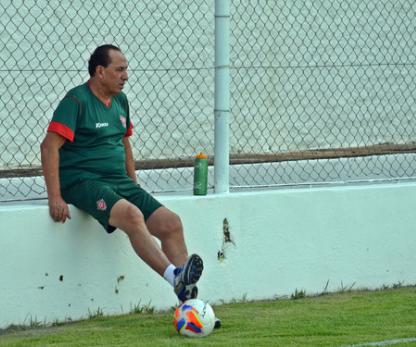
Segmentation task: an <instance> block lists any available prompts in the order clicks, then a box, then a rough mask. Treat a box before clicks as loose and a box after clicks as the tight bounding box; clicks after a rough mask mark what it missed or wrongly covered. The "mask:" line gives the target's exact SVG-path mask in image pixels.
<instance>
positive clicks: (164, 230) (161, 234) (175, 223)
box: [147, 207, 183, 239]
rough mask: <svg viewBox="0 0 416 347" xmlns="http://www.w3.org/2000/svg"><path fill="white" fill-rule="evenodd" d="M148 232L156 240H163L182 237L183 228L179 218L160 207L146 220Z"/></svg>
mask: <svg viewBox="0 0 416 347" xmlns="http://www.w3.org/2000/svg"><path fill="white" fill-rule="evenodd" d="M147 226H148V228H149V230H150V232H151V233H152V234H153V235H155V236H157V237H158V238H161V239H164V238H167V237H172V236H175V235H182V233H183V226H182V221H181V219H180V217H179V216H178V215H177V214H176V213H174V212H172V211H170V210H168V209H167V208H165V207H162V208H160V209H158V210H156V211H155V212H154V213H153V214H152V215H151V216H150V218H149V219H148V220H147Z"/></svg>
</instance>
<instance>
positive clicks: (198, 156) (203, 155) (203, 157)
mask: <svg viewBox="0 0 416 347" xmlns="http://www.w3.org/2000/svg"><path fill="white" fill-rule="evenodd" d="M196 158H197V159H207V158H208V156H207V155H206V154H205V153H202V152H199V153H198V155H197V156H196Z"/></svg>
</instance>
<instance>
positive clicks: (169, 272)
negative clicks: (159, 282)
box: [163, 264, 176, 287]
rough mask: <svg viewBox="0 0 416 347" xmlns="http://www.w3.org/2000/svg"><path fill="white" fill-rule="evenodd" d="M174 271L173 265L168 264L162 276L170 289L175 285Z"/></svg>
mask: <svg viewBox="0 0 416 347" xmlns="http://www.w3.org/2000/svg"><path fill="white" fill-rule="evenodd" d="M175 269H176V267H175V265H173V264H169V265H168V267H167V268H166V270H165V272H164V274H163V278H164V279H165V280H166V281H168V282H169V283H170V284H171V286H172V287H173V286H174V285H175V274H174V271H175Z"/></svg>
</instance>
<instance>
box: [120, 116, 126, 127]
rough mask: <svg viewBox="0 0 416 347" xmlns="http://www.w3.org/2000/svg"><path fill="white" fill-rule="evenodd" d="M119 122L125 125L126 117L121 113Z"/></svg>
mask: <svg viewBox="0 0 416 347" xmlns="http://www.w3.org/2000/svg"><path fill="white" fill-rule="evenodd" d="M120 122H121V124H123V127H124V128H125V127H126V117H124V116H123V115H120Z"/></svg>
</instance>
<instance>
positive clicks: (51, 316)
mask: <svg viewBox="0 0 416 347" xmlns="http://www.w3.org/2000/svg"><path fill="white" fill-rule="evenodd" d="M159 198H160V200H161V201H162V202H163V203H165V204H166V205H167V206H168V207H170V208H171V209H172V210H174V211H175V212H177V213H178V214H179V215H181V216H182V219H183V223H184V226H185V229H186V237H187V242H188V247H189V250H190V251H191V252H197V253H199V254H200V255H201V256H202V257H203V258H204V261H205V271H204V274H203V277H202V278H201V280H200V282H199V287H200V298H202V299H205V300H208V301H210V302H211V303H220V302H222V301H229V300H232V299H241V298H243V297H246V298H247V299H261V298H273V297H275V296H284V295H288V296H289V295H290V294H292V293H294V291H295V290H296V289H298V290H305V291H306V293H307V294H313V293H320V292H322V291H323V290H324V288H325V286H326V284H327V282H328V281H329V284H328V288H327V289H328V290H329V291H335V290H339V289H341V288H342V287H348V286H352V285H353V286H354V288H359V287H367V288H376V287H380V286H382V285H392V284H394V283H398V282H403V283H404V284H410V283H416V274H415V265H416V252H415V249H416V233H415V231H416V213H415V212H414V209H415V203H416V183H403V184H389V185H367V186H343V187H320V188H311V189H303V188H302V189H299V188H298V189H287V190H286V189H285V190H283V189H281V190H275V191H257V192H250V193H232V194H228V195H222V196H215V195H208V196H206V197H194V196H160V197H159ZM71 212H72V216H73V217H72V219H71V220H70V221H69V222H67V223H65V224H57V223H53V222H52V221H51V220H50V218H49V216H48V209H47V205H46V202H38V203H34V202H33V203H32V202H26V203H20V204H2V205H0V247H1V252H0V266H1V271H0V327H6V326H8V325H10V324H28V323H30V321H31V320H37V321H42V322H53V321H55V320H65V319H68V318H71V319H79V318H85V317H88V315H89V312H91V313H94V312H96V311H97V310H98V309H100V310H102V311H103V312H104V314H117V313H123V312H124V313H126V312H129V311H130V310H131V309H132V307H134V306H135V305H137V304H140V305H146V304H150V305H151V306H154V307H155V308H157V309H166V308H169V307H170V306H172V305H175V304H176V299H175V296H174V294H173V292H172V289H171V288H170V286H169V285H168V284H167V283H166V282H165V281H164V280H163V279H161V278H160V277H159V276H158V275H157V274H155V273H153V272H152V271H151V270H150V269H149V268H147V266H146V265H145V264H143V262H142V261H141V260H139V259H138V258H137V257H136V256H135V254H134V253H133V251H132V250H131V249H130V246H129V242H128V240H127V238H126V237H125V236H124V234H123V233H121V232H116V233H114V234H113V235H107V234H106V233H105V231H104V229H102V228H101V227H100V226H99V225H98V223H96V222H95V221H94V220H93V219H92V218H90V217H88V216H87V215H86V214H84V213H82V212H80V211H79V210H77V209H75V208H72V209H71ZM224 218H226V219H227V220H228V222H229V231H230V234H231V239H232V242H227V243H224V235H223V220H224ZM219 251H224V255H225V259H223V260H219V259H218V252H219Z"/></svg>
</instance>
